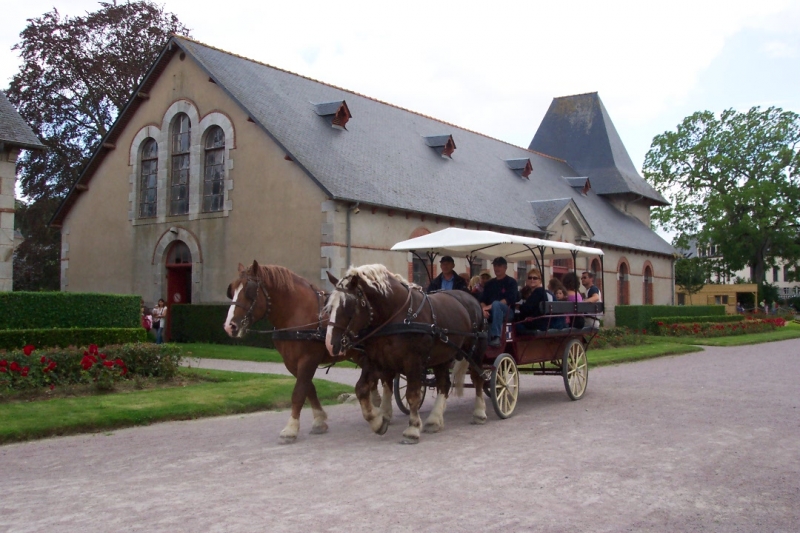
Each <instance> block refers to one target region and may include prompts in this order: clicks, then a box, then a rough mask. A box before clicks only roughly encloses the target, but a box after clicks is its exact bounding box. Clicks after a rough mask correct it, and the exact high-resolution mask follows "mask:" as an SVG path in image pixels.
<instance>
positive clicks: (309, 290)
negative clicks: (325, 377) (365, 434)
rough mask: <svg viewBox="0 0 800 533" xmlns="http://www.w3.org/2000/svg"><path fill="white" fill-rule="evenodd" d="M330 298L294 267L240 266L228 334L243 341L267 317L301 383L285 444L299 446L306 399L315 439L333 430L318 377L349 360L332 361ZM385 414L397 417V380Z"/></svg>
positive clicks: (231, 292) (386, 396)
mask: <svg viewBox="0 0 800 533" xmlns="http://www.w3.org/2000/svg"><path fill="white" fill-rule="evenodd" d="M326 296H327V295H326V294H325V293H324V292H323V291H321V290H320V289H318V288H317V287H315V286H314V285H312V284H311V283H310V282H308V281H307V280H306V279H305V278H302V277H300V276H298V275H297V274H295V273H294V272H292V271H291V270H289V269H288V268H285V267H282V266H277V265H259V264H258V262H256V261H253V264H252V266H250V267H249V268H245V267H244V266H243V265H242V264H239V275H238V276H237V278H236V279H234V280H233V281H232V282H231V284H230V285H229V286H228V298H229V299H230V300H231V306H230V309H229V310H228V316H227V318H226V319H225V326H224V327H225V331H226V332H227V333H228V335H229V336H231V337H236V338H241V337H243V336H244V335H245V333H246V332H247V329H248V327H250V326H252V325H253V324H254V323H256V322H258V321H259V320H261V319H263V318H267V319H268V320H269V321H270V322H271V323H272V325H273V326H275V331H274V332H271V333H272V336H273V337H272V339H273V341H274V344H275V349H277V350H278V352H279V353H280V354H281V357H283V362H284V364H285V365H286V368H287V370H289V372H291V374H292V375H293V376H294V377H295V378H297V381H296V382H295V386H294V390H293V391H292V412H291V415H290V417H289V421H288V423H287V424H286V427H284V428H283V430H282V431H281V433H280V438H281V441H282V442H284V443H290V442H294V441H295V440H296V439H297V434H298V432H299V430H300V412H301V410H302V408H303V404H304V403H305V401H306V399H308V402H309V403H310V404H311V410H312V412H313V414H314V422H313V424H312V426H311V433H312V434H322V433H325V432H326V431H327V430H328V424H327V422H326V420H327V418H328V415H327V414H326V413H325V410H324V409H323V408H322V404H321V403H320V401H319V398H318V397H317V389H316V387H314V382H313V378H314V374H315V372H316V371H317V368H318V367H319V366H320V365H323V364H329V363H334V362H341V361H343V360H344V359H345V357H346V356H347V355H346V354H342V356H341V357H332V356H331V355H330V353H329V352H328V350H327V348H326V346H325V343H324V340H325V330H326V328H327V326H328V317H327V315H326V314H325V312H324V310H323V307H324V304H325V297H326ZM381 414H382V416H384V417H385V418H387V419H391V417H392V388H391V381H389V382H388V383H387V382H384V387H383V395H382V397H381Z"/></svg>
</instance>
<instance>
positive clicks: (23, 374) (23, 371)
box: [19, 366, 30, 378]
mask: <svg viewBox="0 0 800 533" xmlns="http://www.w3.org/2000/svg"><path fill="white" fill-rule="evenodd" d="M29 370H30V368H28V367H27V366H23V367H22V372H20V373H19V375H20V376H22V377H23V378H25V377H28V371H29Z"/></svg>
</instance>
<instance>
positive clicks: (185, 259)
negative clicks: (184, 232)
mask: <svg viewBox="0 0 800 533" xmlns="http://www.w3.org/2000/svg"><path fill="white" fill-rule="evenodd" d="M191 262H192V252H191V250H189V247H188V246H187V245H186V243H185V242H183V241H175V242H174V243H172V246H171V247H170V249H169V252H167V265H185V264H189V263H191Z"/></svg>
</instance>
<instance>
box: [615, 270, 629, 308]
mask: <svg viewBox="0 0 800 533" xmlns="http://www.w3.org/2000/svg"><path fill="white" fill-rule="evenodd" d="M628 272H629V271H628V264H627V263H623V262H620V264H619V277H618V278H617V279H618V281H617V305H629V304H630V303H631V300H630V282H629V277H628Z"/></svg>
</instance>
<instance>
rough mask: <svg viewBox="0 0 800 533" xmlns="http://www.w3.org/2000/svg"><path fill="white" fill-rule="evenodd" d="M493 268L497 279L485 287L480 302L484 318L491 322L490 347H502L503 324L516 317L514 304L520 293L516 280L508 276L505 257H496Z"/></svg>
mask: <svg viewBox="0 0 800 533" xmlns="http://www.w3.org/2000/svg"><path fill="white" fill-rule="evenodd" d="M492 266H494V275H495V278H494V279H492V280H490V281H488V282H487V283H486V285H484V287H483V294H482V295H481V300H480V301H481V307H482V308H483V316H484V317H486V318H488V319H489V321H490V327H489V346H500V335H502V334H503V322H504V321H505V320H509V319H510V318H511V317H512V316H513V315H514V304H515V303H517V300H519V291H517V282H516V280H515V279H514V278H512V277H510V276H506V270H507V269H508V262H507V261H506V259H505V257H495V258H494V260H493V261H492Z"/></svg>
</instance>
